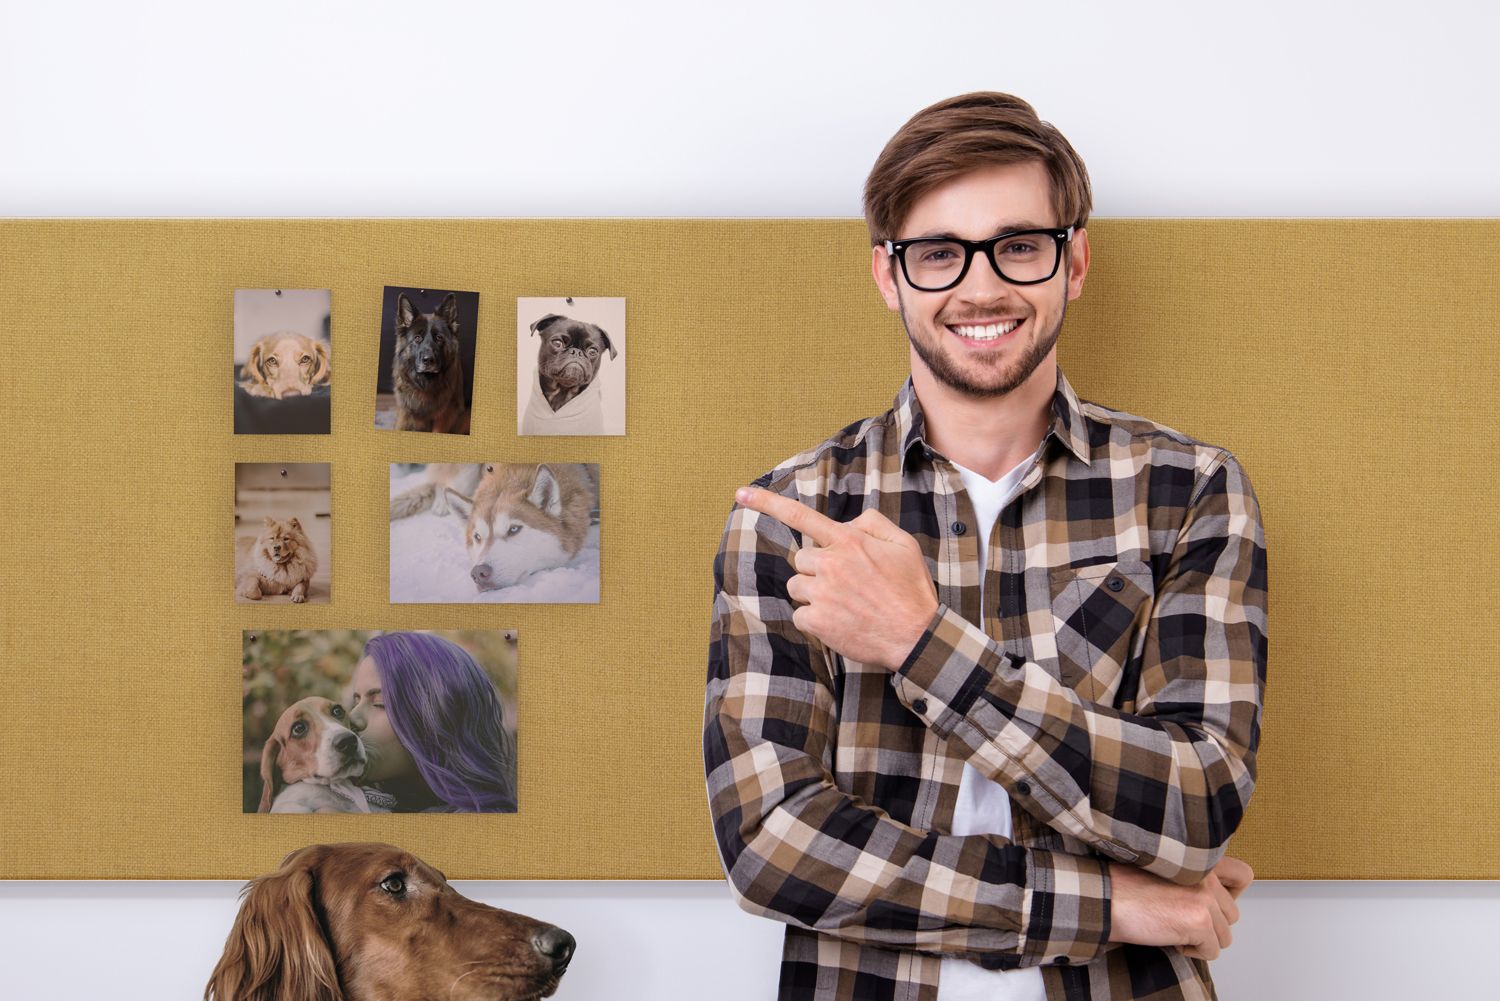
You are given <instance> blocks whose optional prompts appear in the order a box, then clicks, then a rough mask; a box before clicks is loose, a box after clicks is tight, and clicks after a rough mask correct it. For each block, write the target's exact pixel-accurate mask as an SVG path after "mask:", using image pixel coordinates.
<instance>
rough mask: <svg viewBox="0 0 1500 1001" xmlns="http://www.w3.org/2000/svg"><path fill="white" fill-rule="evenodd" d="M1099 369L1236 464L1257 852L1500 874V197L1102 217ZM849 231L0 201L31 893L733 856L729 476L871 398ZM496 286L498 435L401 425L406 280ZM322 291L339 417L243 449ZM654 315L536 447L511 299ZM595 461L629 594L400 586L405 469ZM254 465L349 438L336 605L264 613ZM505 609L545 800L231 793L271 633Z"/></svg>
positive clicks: (1095, 281) (887, 331) (312, 453)
mask: <svg viewBox="0 0 1500 1001" xmlns="http://www.w3.org/2000/svg"><path fill="white" fill-rule="evenodd" d="M1090 234H1091V236H1092V238H1093V250H1094V258H1093V270H1092V272H1091V274H1090V276H1089V279H1088V284H1087V288H1086V290H1085V294H1084V297H1083V298H1082V299H1081V300H1079V301H1078V302H1076V303H1074V304H1073V305H1072V308H1071V309H1070V310H1069V316H1068V321H1067V325H1066V327H1065V329H1064V333H1063V339H1062V341H1061V345H1060V349H1059V350H1060V353H1061V354H1060V357H1061V360H1062V364H1063V368H1064V370H1065V371H1066V372H1067V374H1068V376H1069V378H1070V379H1071V380H1072V382H1073V385H1074V386H1075V387H1076V388H1077V390H1078V391H1079V393H1080V395H1081V396H1083V397H1085V398H1087V399H1093V400H1096V401H1098V402H1101V403H1104V404H1107V405H1110V406H1114V407H1118V408H1121V409H1125V410H1129V411H1133V412H1137V413H1141V414H1144V415H1148V416H1150V417H1152V418H1154V419H1157V420H1160V421H1162V422H1164V423H1167V424H1169V425H1172V426H1174V427H1176V428H1178V429H1180V430H1182V431H1185V432H1187V433H1189V434H1192V435H1194V436H1196V437H1198V438H1202V439H1204V440H1206V441H1210V442H1213V443H1216V444H1221V445H1225V446H1227V447H1229V448H1231V449H1232V450H1233V451H1234V452H1235V453H1236V454H1237V455H1238V456H1239V458H1240V459H1241V460H1242V461H1243V463H1244V465H1245V467H1246V469H1247V470H1248V471H1249V473H1250V475H1251V477H1252V479H1253V482H1254V484H1255V487H1256V490H1257V493H1258V495H1259V497H1260V501H1261V504H1262V509H1263V514H1264V518H1265V523H1266V534H1267V540H1268V546H1269V552H1270V584H1271V661H1270V692H1269V698H1268V707H1267V710H1266V714H1265V729H1264V745H1263V749H1262V753H1261V758H1260V787H1259V789H1258V791H1257V794H1256V797H1255V801H1254V803H1253V804H1252V807H1251V812H1250V815H1249V818H1248V820H1247V822H1246V824H1245V827H1244V828H1243V829H1242V831H1241V833H1240V834H1239V835H1238V836H1237V837H1236V839H1235V842H1234V850H1235V851H1236V852H1237V853H1238V854H1241V855H1243V856H1244V857H1245V858H1247V859H1248V860H1249V861H1250V862H1251V863H1252V864H1253V865H1254V866H1255V868H1256V871H1257V872H1258V873H1259V874H1260V875H1261V876H1262V877H1272V878H1277V877H1279V878H1412V879H1417V878H1423V879H1431V878H1500V825H1497V824H1495V823H1494V820H1493V813H1494V809H1495V805H1496V804H1497V803H1500V777H1497V776H1500V768H1497V767H1496V758H1497V755H1496V750H1497V743H1500V740H1497V738H1496V736H1495V726H1494V723H1493V721H1494V720H1495V719H1496V718H1500V689H1497V687H1496V686H1495V685H1494V684H1493V679H1494V678H1495V677H1496V670H1495V667H1494V665H1493V657H1494V648H1495V616H1496V612H1497V607H1496V606H1497V597H1496V595H1497V588H1496V586H1495V584H1494V583H1493V581H1492V580H1491V579H1490V575H1491V573H1492V571H1493V568H1494V567H1495V566H1496V564H1497V537H1500V535H1497V530H1496V528H1495V519H1494V518H1493V517H1492V513H1493V511H1494V509H1495V504H1494V501H1493V499H1492V496H1491V495H1492V493H1493V491H1494V490H1495V489H1496V487H1497V486H1500V478H1497V476H1496V474H1495V472H1494V471H1493V468H1492V466H1493V464H1494V462H1495V456H1496V455H1497V454H1500V441H1497V438H1500V433H1497V430H1496V421H1495V419H1494V416H1493V401H1492V394H1493V391H1494V388H1495V387H1496V386H1497V385H1500V378H1497V376H1500V372H1497V368H1500V352H1497V350H1496V348H1495V338H1496V332H1497V330H1500V290H1497V283H1496V281H1495V276H1496V275H1497V274H1500V223H1496V222H1489V221H1483V222H1452V221H1436V222H1433V221H1415V220H1406V221H1284V220H1243V221H1222V220H1191V221H1189V220H1099V221H1096V222H1095V223H1094V225H1093V226H1091V227H1090ZM868 269H869V249H868V244H867V240H866V237H865V232H864V228H863V226H862V224H861V223H859V222H857V221H854V220H763V221H725V220H694V221H682V220H587V221H557V220H551V221H545V220H536V221H496V220H490V221H463V220H422V221H414V220H380V221H370V220H354V221H330V220H293V221H238V220H236V221H160V220H158V221H63V220H45V221H10V222H5V223H0V290H3V292H4V297H3V302H4V303H5V313H6V320H5V323H4V331H5V338H6V345H5V350H4V354H3V362H0V365H3V376H0V379H3V392H0V407H3V413H4V426H5V432H4V436H3V438H0V469H3V471H4V475H5V476H6V477H7V479H8V481H9V482H8V484H7V485H6V488H5V489H4V490H3V491H0V525H3V530H4V536H3V538H4V544H3V545H0V580H3V585H0V587H3V594H0V600H3V611H0V616H3V619H0V644H3V646H0V653H3V656H4V679H5V695H4V697H3V698H0V760H3V762H4V774H5V777H6V783H5V789H6V795H5V800H4V803H3V805H0V877H6V878H69V877H92V878H132V877H142V878H242V877H248V876H250V875H253V874H255V873H260V872H264V871H267V870H268V869H270V868H272V867H274V866H275V865H276V863H277V862H278V861H279V860H280V859H281V857H282V855H283V854H285V853H286V852H287V851H289V850H291V849H293V848H295V847H298V846H300V845H303V844H306V843H309V842H312V841H318V840H355V839H369V838H375V839H381V840H390V841H394V842H398V843H400V844H403V845H405V846H407V847H410V848H412V849H414V850H416V851H418V852H420V853H422V854H424V855H427V856H428V857H429V858H431V859H433V860H434V861H438V862H439V863H440V864H441V865H442V866H443V868H444V869H445V870H446V871H447V872H448V873H449V874H450V875H451V876H453V877H455V878H479V877H484V878H524V879H530V878H544V877H559V878H595V877H597V878H642V879H661V878H717V877H718V876H720V875H721V871H720V868H719V863H718V858H717V855H716V852H715V849H714V844H713V839H712V837H711V834H710V831H709V826H708V814H707V807H706V804H705V797H704V791H703V778H702V775H701V765H700V761H701V756H700V755H701V751H700V737H699V734H700V724H701V715H702V685H703V673H704V663H705V652H706V649H707V642H708V626H709V611H710V602H711V584H712V579H711V561H712V558H713V554H714V551H715V548H716V546H717V544H718V540H719V535H720V532H721V530H722V528H723V524H724V518H725V515H726V514H727V512H728V510H729V506H730V503H731V498H732V494H733V490H734V488H735V487H736V486H738V485H740V484H742V483H745V482H748V481H749V480H750V479H752V478H753V477H755V476H756V475H758V474H759V473H761V472H764V471H765V470H766V469H769V468H770V467H771V466H772V465H774V464H775V463H776V462H778V461H779V460H781V459H783V458H785V457H786V456H788V455H790V454H792V453H794V452H796V451H798V450H800V449H801V448H803V447H805V446H807V445H810V444H812V443H814V442H816V441H820V440H822V439H823V438H824V437H826V436H827V435H828V434H830V433H831V432H832V431H834V430H835V429H837V428H839V427H842V426H843V425H845V424H847V423H849V422H851V421H854V420H857V419H859V418H861V417H864V416H867V415H869V414H873V413H876V412H878V411H880V410H883V409H884V408H885V407H886V406H888V405H889V403H890V400H891V398H892V397H893V396H894V395H895V392H896V389H897V388H898V386H899V385H900V383H901V381H902V379H903V378H904V377H905V375H906V372H907V365H908V361H907V351H906V346H905V338H904V336H903V334H902V331H901V328H900V325H899V323H898V322H897V320H896V319H895V317H894V316H892V315H891V314H889V313H888V312H887V311H886V310H885V309H884V307H883V305H882V304H881V302H880V299H879V297H878V295H877V294H876V292H875V289H874V287H873V285H872V283H871V282H870V280H869V276H868ZM385 284H415V285H422V286H426V287H439V288H454V289H471V290H477V291H478V292H479V293H480V329H479V344H478V360H477V365H476V368H477V374H476V377H475V381H474V395H475V415H474V433H473V435H472V436H470V437H469V438H466V439H465V438H458V437H453V436H418V435H415V434H407V433H402V434H396V433H390V432H377V431H375V430H374V429H373V428H372V427H371V417H372V412H373V394H374V380H375V366H376V358H377V351H378V331H379V309H380V294H381V288H382V286H383V285H385ZM267 287H270V288H275V287H286V288H325V287H326V288H331V289H332V290H333V343H334V371H335V382H334V398H333V399H334V403H333V434H332V435H331V436H309V437H288V438H272V437H239V438H236V437H235V436H234V435H233V434H232V431H231V414H230V393H229V386H228V383H229V371H230V368H231V348H230V344H231V326H232V295H233V290H234V289H235V288H267ZM538 295H543V296H546V295H574V296H591V295H610V296H620V295H622V296H626V297H627V298H628V307H627V308H628V317H629V319H628V344H629V352H628V359H629V364H628V417H627V419H628V434H627V435H626V436H625V437H623V438H559V439H537V438H526V439H518V438H517V437H516V436H515V434H514V429H515V399H514V392H515V391H514V364H515V349H514V330H515V319H516V318H515V299H516V297H517V296H538ZM477 459H500V460H517V461H536V460H544V459H545V460H560V461H583V462H598V463H599V464H600V466H601V478H602V487H603V490H602V507H603V525H602V529H603V535H602V539H603V541H602V550H603V557H602V562H603V581H602V601H601V603H600V604H599V605H596V606H595V605H555V606H534V605H520V606H504V607H500V608H498V609H497V608H493V607H487V606H462V605H460V606H451V605H449V606H438V605H427V606H413V605H394V606H393V605H391V604H389V603H388V601H387V553H386V549H387V527H386V510H385V509H386V497H387V466H388V464H389V463H390V462H393V461H422V460H477ZM236 461H240V462H248V461H307V462H330V463H332V464H333V503H334V522H333V532H334V538H333V552H334V554H335V564H334V601H333V603H332V604H328V605H312V606H298V607H291V606H278V607H256V606H247V605H237V604H236V603H235V601H234V599H233V593H232V585H231V582H230V581H231V575H232V562H233V553H232V542H231V532H232V529H231V525H232V499H233V477H234V463H235V462H236ZM349 626H358V627H380V628H424V627H433V628H516V629H519V630H520V635H521V647H520V649H521V669H520V700H521V712H520V728H519V729H520V753H519V760H520V803H521V807H520V812H519V813H518V814H516V815H490V816H456V817H455V816H410V815H409V816H389V817H379V818H361V817H353V816H318V817H276V818H272V817H266V816H254V815H251V816H245V815H242V814H241V813H240V812H239V809H240V805H239V804H240V789H239V781H240V778H239V765H238V760H237V757H238V753H239V744H240V728H241V721H240V676H239V675H240V672H239V670H238V663H239V656H240V644H241V640H240V632H241V630H242V629H247V628H266V629H269V628H332V627H349Z"/></svg>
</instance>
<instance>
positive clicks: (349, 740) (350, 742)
mask: <svg viewBox="0 0 1500 1001" xmlns="http://www.w3.org/2000/svg"><path fill="white" fill-rule="evenodd" d="M358 743H359V738H358V737H356V736H354V734H352V733H350V732H349V731H348V730H345V731H344V732H343V733H341V734H339V735H338V736H337V737H335V738H333V749H334V750H335V751H337V752H339V753H340V754H349V753H351V752H352V751H353V750H354V745H356V744H358Z"/></svg>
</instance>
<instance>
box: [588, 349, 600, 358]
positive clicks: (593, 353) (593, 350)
mask: <svg viewBox="0 0 1500 1001" xmlns="http://www.w3.org/2000/svg"><path fill="white" fill-rule="evenodd" d="M598 353H599V349H598V348H589V357H590V358H592V357H593V356H594V355H597V354H598Z"/></svg>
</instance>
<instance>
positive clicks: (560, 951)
mask: <svg viewBox="0 0 1500 1001" xmlns="http://www.w3.org/2000/svg"><path fill="white" fill-rule="evenodd" d="M531 944H532V945H533V946H535V947H536V951H537V952H539V953H541V954H542V955H543V956H546V957H547V958H548V959H550V960H552V968H553V969H554V970H560V969H562V968H563V967H564V966H567V965H568V960H570V959H572V958H573V947H574V946H576V945H577V944H578V943H577V942H575V941H573V936H572V935H569V934H568V933H567V932H565V931H563V930H562V929H561V928H555V927H552V926H551V925H548V926H547V927H546V928H543V929H542V930H541V931H539V932H537V933H536V934H535V935H533V936H531Z"/></svg>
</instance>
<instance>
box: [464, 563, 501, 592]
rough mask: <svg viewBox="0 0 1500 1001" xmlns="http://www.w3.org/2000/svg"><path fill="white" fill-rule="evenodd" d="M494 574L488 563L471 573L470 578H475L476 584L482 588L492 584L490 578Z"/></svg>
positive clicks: (478, 566) (477, 567)
mask: <svg viewBox="0 0 1500 1001" xmlns="http://www.w3.org/2000/svg"><path fill="white" fill-rule="evenodd" d="M494 572H495V571H494V570H492V569H490V565H489V564H488V563H480V564H478V565H476V566H475V567H474V569H473V570H470V571H469V576H470V577H473V578H474V583H476V584H478V585H480V586H481V587H482V586H484V585H485V584H488V583H489V582H490V577H491V576H492V575H493V574H494Z"/></svg>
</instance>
